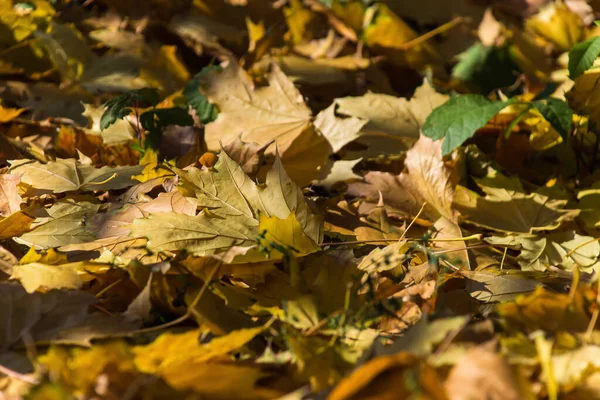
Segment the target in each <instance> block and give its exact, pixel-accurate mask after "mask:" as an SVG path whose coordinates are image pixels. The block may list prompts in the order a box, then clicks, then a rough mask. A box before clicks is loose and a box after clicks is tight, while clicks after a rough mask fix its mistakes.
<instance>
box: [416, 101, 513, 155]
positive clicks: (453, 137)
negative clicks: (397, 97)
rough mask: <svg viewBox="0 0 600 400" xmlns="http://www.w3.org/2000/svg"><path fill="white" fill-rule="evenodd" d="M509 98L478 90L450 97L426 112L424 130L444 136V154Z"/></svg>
mask: <svg viewBox="0 0 600 400" xmlns="http://www.w3.org/2000/svg"><path fill="white" fill-rule="evenodd" d="M512 102H513V100H508V101H503V102H498V101H491V100H489V99H487V98H486V97H484V96H481V95H478V94H465V95H461V96H456V97H453V98H451V99H450V100H448V101H447V102H446V103H444V104H442V105H441V106H439V107H438V108H436V109H435V110H433V112H432V113H431V114H429V116H428V117H427V119H426V120H425V124H423V134H424V135H425V136H427V137H429V138H431V139H433V140H438V139H442V138H444V137H445V139H444V143H443V144H442V154H443V155H446V154H448V153H450V152H451V151H452V150H453V149H454V148H455V147H458V146H460V145H461V144H462V143H463V142H464V141H465V140H467V139H469V138H470V137H471V136H473V134H474V133H475V131H477V129H479V128H481V127H482V126H484V125H485V124H486V123H487V122H488V121H489V120H490V119H491V118H492V117H493V116H494V115H496V114H497V113H498V112H499V111H500V110H502V109H503V108H504V107H506V106H507V105H508V104H510V103H512Z"/></svg>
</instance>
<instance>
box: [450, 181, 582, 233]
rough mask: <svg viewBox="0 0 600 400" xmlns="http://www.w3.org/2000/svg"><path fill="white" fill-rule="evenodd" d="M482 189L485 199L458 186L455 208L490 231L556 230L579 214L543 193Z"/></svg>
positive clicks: (468, 219) (487, 187)
mask: <svg viewBox="0 0 600 400" xmlns="http://www.w3.org/2000/svg"><path fill="white" fill-rule="evenodd" d="M481 189H483V191H484V192H485V193H486V196H485V197H483V196H479V195H477V194H475V193H474V192H472V191H470V190H468V189H466V188H464V187H462V186H457V188H456V193H455V195H454V202H453V206H454V208H455V209H456V210H458V212H460V213H461V214H462V216H463V217H464V218H465V219H466V220H467V221H469V222H471V223H473V224H475V225H479V226H483V227H486V228H489V229H493V230H497V231H504V232H517V233H532V232H535V231H541V230H552V229H556V228H558V227H559V226H560V224H561V223H562V222H563V221H569V220H572V219H573V218H575V217H576V216H577V215H578V214H579V210H569V209H564V207H565V206H566V204H567V202H566V201H565V200H556V199H550V198H548V196H544V195H543V194H539V193H531V194H525V193H520V192H516V191H513V190H507V189H504V188H502V187H500V188H492V187H489V186H484V185H482V186H481Z"/></svg>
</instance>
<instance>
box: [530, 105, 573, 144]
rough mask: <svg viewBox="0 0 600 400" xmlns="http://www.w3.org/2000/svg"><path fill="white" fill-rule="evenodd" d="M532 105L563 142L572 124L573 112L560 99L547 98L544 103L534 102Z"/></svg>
mask: <svg viewBox="0 0 600 400" xmlns="http://www.w3.org/2000/svg"><path fill="white" fill-rule="evenodd" d="M533 105H534V106H535V108H537V110H538V111H539V112H540V113H541V114H542V115H543V116H544V118H546V121H548V122H550V124H551V125H552V127H553V128H554V129H556V131H557V132H558V133H559V134H560V136H562V138H563V140H566V139H567V135H568V134H569V131H570V130H571V126H572V124H573V110H571V108H570V107H569V105H568V104H567V103H565V102H564V101H562V100H560V99H554V98H549V99H547V100H545V101H534V102H533Z"/></svg>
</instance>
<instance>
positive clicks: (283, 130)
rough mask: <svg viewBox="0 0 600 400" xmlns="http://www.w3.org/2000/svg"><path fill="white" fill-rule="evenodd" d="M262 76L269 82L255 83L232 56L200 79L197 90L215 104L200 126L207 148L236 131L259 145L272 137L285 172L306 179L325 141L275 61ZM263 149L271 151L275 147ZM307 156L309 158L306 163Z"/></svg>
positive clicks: (322, 156)
mask: <svg viewBox="0 0 600 400" xmlns="http://www.w3.org/2000/svg"><path fill="white" fill-rule="evenodd" d="M268 80H269V86H266V87H261V88H256V87H255V85H254V84H253V83H252V81H251V79H250V77H249V76H248V75H247V74H246V73H245V72H244V71H243V70H242V69H241V68H239V67H238V66H237V65H236V64H235V63H234V62H233V61H231V62H230V64H229V66H228V67H227V68H225V69H224V70H223V71H220V72H213V73H210V74H207V75H206V76H203V77H202V78H201V79H200V87H201V90H202V91H203V92H204V93H205V95H206V97H207V98H208V99H209V100H210V101H211V103H213V104H215V105H216V106H217V107H218V108H219V115H218V117H217V120H216V121H214V122H211V123H210V124H208V125H207V126H206V137H205V139H206V142H207V145H208V148H209V149H210V150H219V148H220V143H219V142H221V143H222V144H224V145H226V144H229V143H231V142H233V141H235V140H236V139H237V138H238V137H240V138H241V139H242V140H243V141H245V142H256V143H258V144H260V145H263V144H265V143H268V142H271V141H272V140H275V141H276V145H277V151H278V152H279V153H280V154H281V157H282V162H283V164H284V165H285V167H286V170H287V171H288V173H289V174H290V176H291V178H292V179H293V180H294V181H296V182H298V183H299V184H300V185H304V184H308V183H310V181H311V180H312V179H314V178H316V177H317V170H316V168H317V167H319V166H321V165H323V164H324V163H325V160H326V158H327V156H328V155H329V153H330V147H329V145H328V143H327V141H326V140H325V139H324V138H323V137H322V136H321V135H320V134H319V133H318V132H317V131H316V130H315V128H314V126H313V123H312V115H311V112H310V109H309V108H308V107H307V106H306V105H305V104H304V101H303V99H302V96H301V94H300V93H299V92H298V90H297V89H296V88H295V87H294V85H293V83H292V82H291V81H290V80H289V79H288V78H287V77H286V76H285V75H284V74H283V73H282V72H281V70H280V68H279V67H277V66H276V65H273V66H272V71H271V73H270V74H269V78H268ZM273 98H277V99H279V101H277V102H273V101H272V99H273ZM240 127H243V128H240ZM223 132H227V135H228V136H223ZM240 135H241V136H240ZM267 153H268V154H274V153H275V147H274V146H270V147H269V148H268V149H267ZM307 157H309V158H310V160H311V163H306V160H307Z"/></svg>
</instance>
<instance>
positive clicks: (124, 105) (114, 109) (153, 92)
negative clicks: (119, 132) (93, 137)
mask: <svg viewBox="0 0 600 400" xmlns="http://www.w3.org/2000/svg"><path fill="white" fill-rule="evenodd" d="M159 99H160V98H159V96H158V90H157V89H154V88H142V89H138V90H132V91H131V92H127V93H123V94H121V95H119V96H117V97H115V98H112V99H110V100H109V101H107V102H106V103H105V104H104V107H106V110H105V111H104V113H103V114H102V117H101V118H100V130H102V131H103V130H105V129H106V128H108V127H109V126H111V125H112V124H114V123H115V122H116V121H117V120H118V119H123V118H125V117H126V116H128V115H129V114H131V109H130V108H128V107H130V106H131V105H132V104H133V105H135V106H140V105H145V106H152V107H154V106H155V105H157V104H158V101H159Z"/></svg>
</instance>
